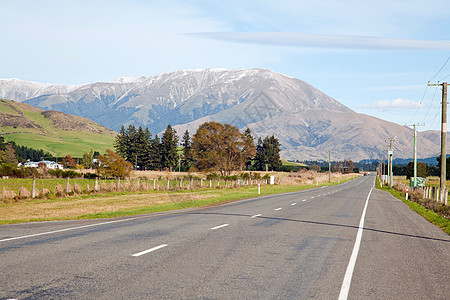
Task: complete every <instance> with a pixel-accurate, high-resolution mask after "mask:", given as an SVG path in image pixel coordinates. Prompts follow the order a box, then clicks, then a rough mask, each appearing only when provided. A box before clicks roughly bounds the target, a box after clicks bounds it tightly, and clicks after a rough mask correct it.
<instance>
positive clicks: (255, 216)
mask: <svg viewBox="0 0 450 300" xmlns="http://www.w3.org/2000/svg"><path fill="white" fill-rule="evenodd" d="M260 216H261V214H257V215H254V216H251V217H250V218H257V217H260Z"/></svg>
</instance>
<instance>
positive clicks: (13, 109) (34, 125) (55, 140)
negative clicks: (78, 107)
mask: <svg viewBox="0 0 450 300" xmlns="http://www.w3.org/2000/svg"><path fill="white" fill-rule="evenodd" d="M41 112H42V110H39V109H37V108H34V107H31V106H28V105H26V104H23V103H17V102H14V101H7V100H2V101H0V116H3V117H4V120H6V121H4V122H3V124H1V125H2V126H1V128H0V135H1V136H3V137H4V138H5V140H6V141H14V142H15V143H16V144H17V145H20V146H27V147H31V148H34V149H43V150H44V151H47V152H50V153H51V154H52V155H54V156H57V157H61V156H66V155H67V154H70V155H71V156H73V157H81V156H83V153H85V152H89V151H90V150H91V149H93V150H94V151H99V152H100V153H104V152H105V150H106V149H107V148H110V149H112V148H113V143H114V138H115V134H114V132H113V131H111V130H108V129H106V128H104V127H102V126H100V125H98V124H95V123H94V122H92V121H90V120H87V119H84V118H81V117H76V116H69V117H67V119H68V120H69V121H67V120H66V124H64V123H60V124H58V127H57V126H55V124H54V123H53V121H52V120H51V119H49V118H46V117H45V116H44V115H43V114H41ZM13 119H14V120H17V121H14V123H13V122H12V121H9V123H8V120H13ZM70 120H73V121H74V122H77V124H78V125H79V124H84V123H85V124H86V127H88V126H89V127H91V128H98V131H99V132H102V133H94V132H89V131H86V130H79V128H77V129H73V128H71V125H72V124H71V122H70ZM79 127H80V126H79ZM82 127H83V126H81V128H82ZM65 128H67V129H65Z"/></svg>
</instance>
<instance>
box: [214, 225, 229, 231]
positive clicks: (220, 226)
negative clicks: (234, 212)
mask: <svg viewBox="0 0 450 300" xmlns="http://www.w3.org/2000/svg"><path fill="white" fill-rule="evenodd" d="M228 225H229V224H222V225H219V226H216V227H213V228H211V230H216V229H219V228H223V227H226V226H228Z"/></svg>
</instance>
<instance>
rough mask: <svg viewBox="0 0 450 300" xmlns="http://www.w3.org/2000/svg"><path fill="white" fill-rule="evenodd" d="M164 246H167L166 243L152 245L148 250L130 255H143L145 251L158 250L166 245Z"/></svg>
mask: <svg viewBox="0 0 450 300" xmlns="http://www.w3.org/2000/svg"><path fill="white" fill-rule="evenodd" d="M166 246H167V244H162V245H159V246H156V247H153V248H151V249H148V250H145V251H142V252H139V253H136V254H133V255H131V256H134V257H138V256H141V255H144V254H147V253H150V252H153V251H155V250H158V249H161V248H164V247H166Z"/></svg>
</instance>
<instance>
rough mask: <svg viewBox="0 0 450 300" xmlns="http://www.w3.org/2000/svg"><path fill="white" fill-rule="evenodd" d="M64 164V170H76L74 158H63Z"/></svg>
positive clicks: (68, 156)
mask: <svg viewBox="0 0 450 300" xmlns="http://www.w3.org/2000/svg"><path fill="white" fill-rule="evenodd" d="M62 163H63V165H64V168H75V166H76V165H77V163H76V162H75V159H73V157H72V156H70V155H66V156H65V157H64V158H63V160H62Z"/></svg>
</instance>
